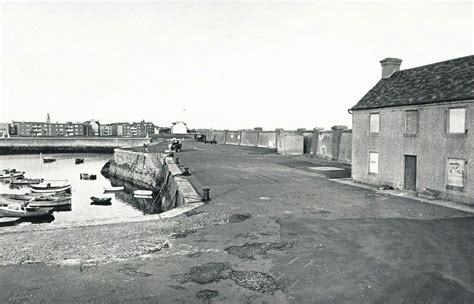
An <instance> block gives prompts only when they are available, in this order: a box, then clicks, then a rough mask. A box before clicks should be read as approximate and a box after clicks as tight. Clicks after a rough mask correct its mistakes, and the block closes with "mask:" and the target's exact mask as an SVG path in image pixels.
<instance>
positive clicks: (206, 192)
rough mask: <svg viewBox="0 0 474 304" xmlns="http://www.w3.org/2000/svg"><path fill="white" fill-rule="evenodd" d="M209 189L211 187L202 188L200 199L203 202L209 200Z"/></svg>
mask: <svg viewBox="0 0 474 304" xmlns="http://www.w3.org/2000/svg"><path fill="white" fill-rule="evenodd" d="M210 190H211V188H209V187H204V188H202V201H203V202H208V201H210V200H211V198H210V197H209V191H210Z"/></svg>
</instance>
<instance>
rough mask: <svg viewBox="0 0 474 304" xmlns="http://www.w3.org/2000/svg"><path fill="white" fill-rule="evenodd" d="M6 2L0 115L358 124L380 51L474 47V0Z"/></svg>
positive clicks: (219, 124)
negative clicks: (354, 115) (354, 111)
mask: <svg viewBox="0 0 474 304" xmlns="http://www.w3.org/2000/svg"><path fill="white" fill-rule="evenodd" d="M2 4H3V5H2V56H1V58H2V65H1V71H2V95H1V98H2V99H1V102H0V121H11V120H30V121H44V120H45V119H46V113H47V112H49V113H50V115H51V120H52V121H63V122H64V121H85V120H89V119H91V118H96V119H99V121H100V122H101V123H109V122H115V121H139V120H142V119H145V120H147V121H152V122H154V123H155V124H157V125H160V126H169V125H170V124H171V122H173V121H176V120H185V121H186V122H187V123H188V125H189V126H190V127H192V128H199V127H205V128H211V127H212V128H214V129H219V128H220V129H224V128H226V129H244V128H253V127H263V128H264V129H275V128H285V129H296V128H307V129H312V128H313V127H317V126H319V127H325V128H329V127H331V126H332V125H336V124H337V125H341V124H343V125H348V126H349V127H350V126H351V115H350V114H348V112H347V109H348V108H350V107H352V106H353V105H354V104H355V103H357V101H358V100H359V99H360V98H361V97H362V96H363V95H364V94H365V93H366V92H367V91H368V90H369V89H370V88H371V87H372V86H374V85H375V83H376V82H377V81H378V80H379V79H380V75H381V67H380V64H379V60H381V59H383V58H385V57H397V58H400V59H403V63H402V69H406V68H412V67H416V66H420V65H425V64H430V63H434V62H438V61H443V60H448V59H452V58H457V57H462V56H467V55H471V54H473V53H474V52H473V50H474V42H473V7H472V2H464V3H462V2H459V3H452V2H439V1H436V2H416V3H407V2H396V1H392V2H379V3H375V2H349V3H347V2H346V3H343V2H337V3H335V2H334V1H331V2H320V1H319V2H300V3H294V2H293V1H292V2H288V3H272V2H252V3H243V2H237V1H227V2H225V3H222V2H221V3H211V2H209V3H198V2H191V3H189V2H187V3H182V2H181V3H166V2H154V3H151V2H144V3H123V2H122V3H121V2H112V1H108V2H107V3H94V2H76V3H72V2H55V3H46V2H43V3H26V2H3V3H2Z"/></svg>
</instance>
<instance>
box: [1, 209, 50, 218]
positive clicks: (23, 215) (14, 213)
mask: <svg viewBox="0 0 474 304" xmlns="http://www.w3.org/2000/svg"><path fill="white" fill-rule="evenodd" d="M52 213H53V210H52V209H47V210H36V211H27V212H19V211H13V210H5V209H0V215H1V216H3V217H19V218H34V217H44V216H50V215H51V214H52Z"/></svg>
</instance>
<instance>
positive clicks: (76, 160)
mask: <svg viewBox="0 0 474 304" xmlns="http://www.w3.org/2000/svg"><path fill="white" fill-rule="evenodd" d="M83 162H84V158H76V159H75V160H74V163H75V164H76V165H78V164H82V163H83Z"/></svg>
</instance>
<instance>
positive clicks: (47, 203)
mask: <svg viewBox="0 0 474 304" xmlns="http://www.w3.org/2000/svg"><path fill="white" fill-rule="evenodd" d="M68 205H71V199H70V198H57V199H55V200H44V201H43V200H32V201H30V202H28V206H29V207H40V208H41V207H62V206H68Z"/></svg>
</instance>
